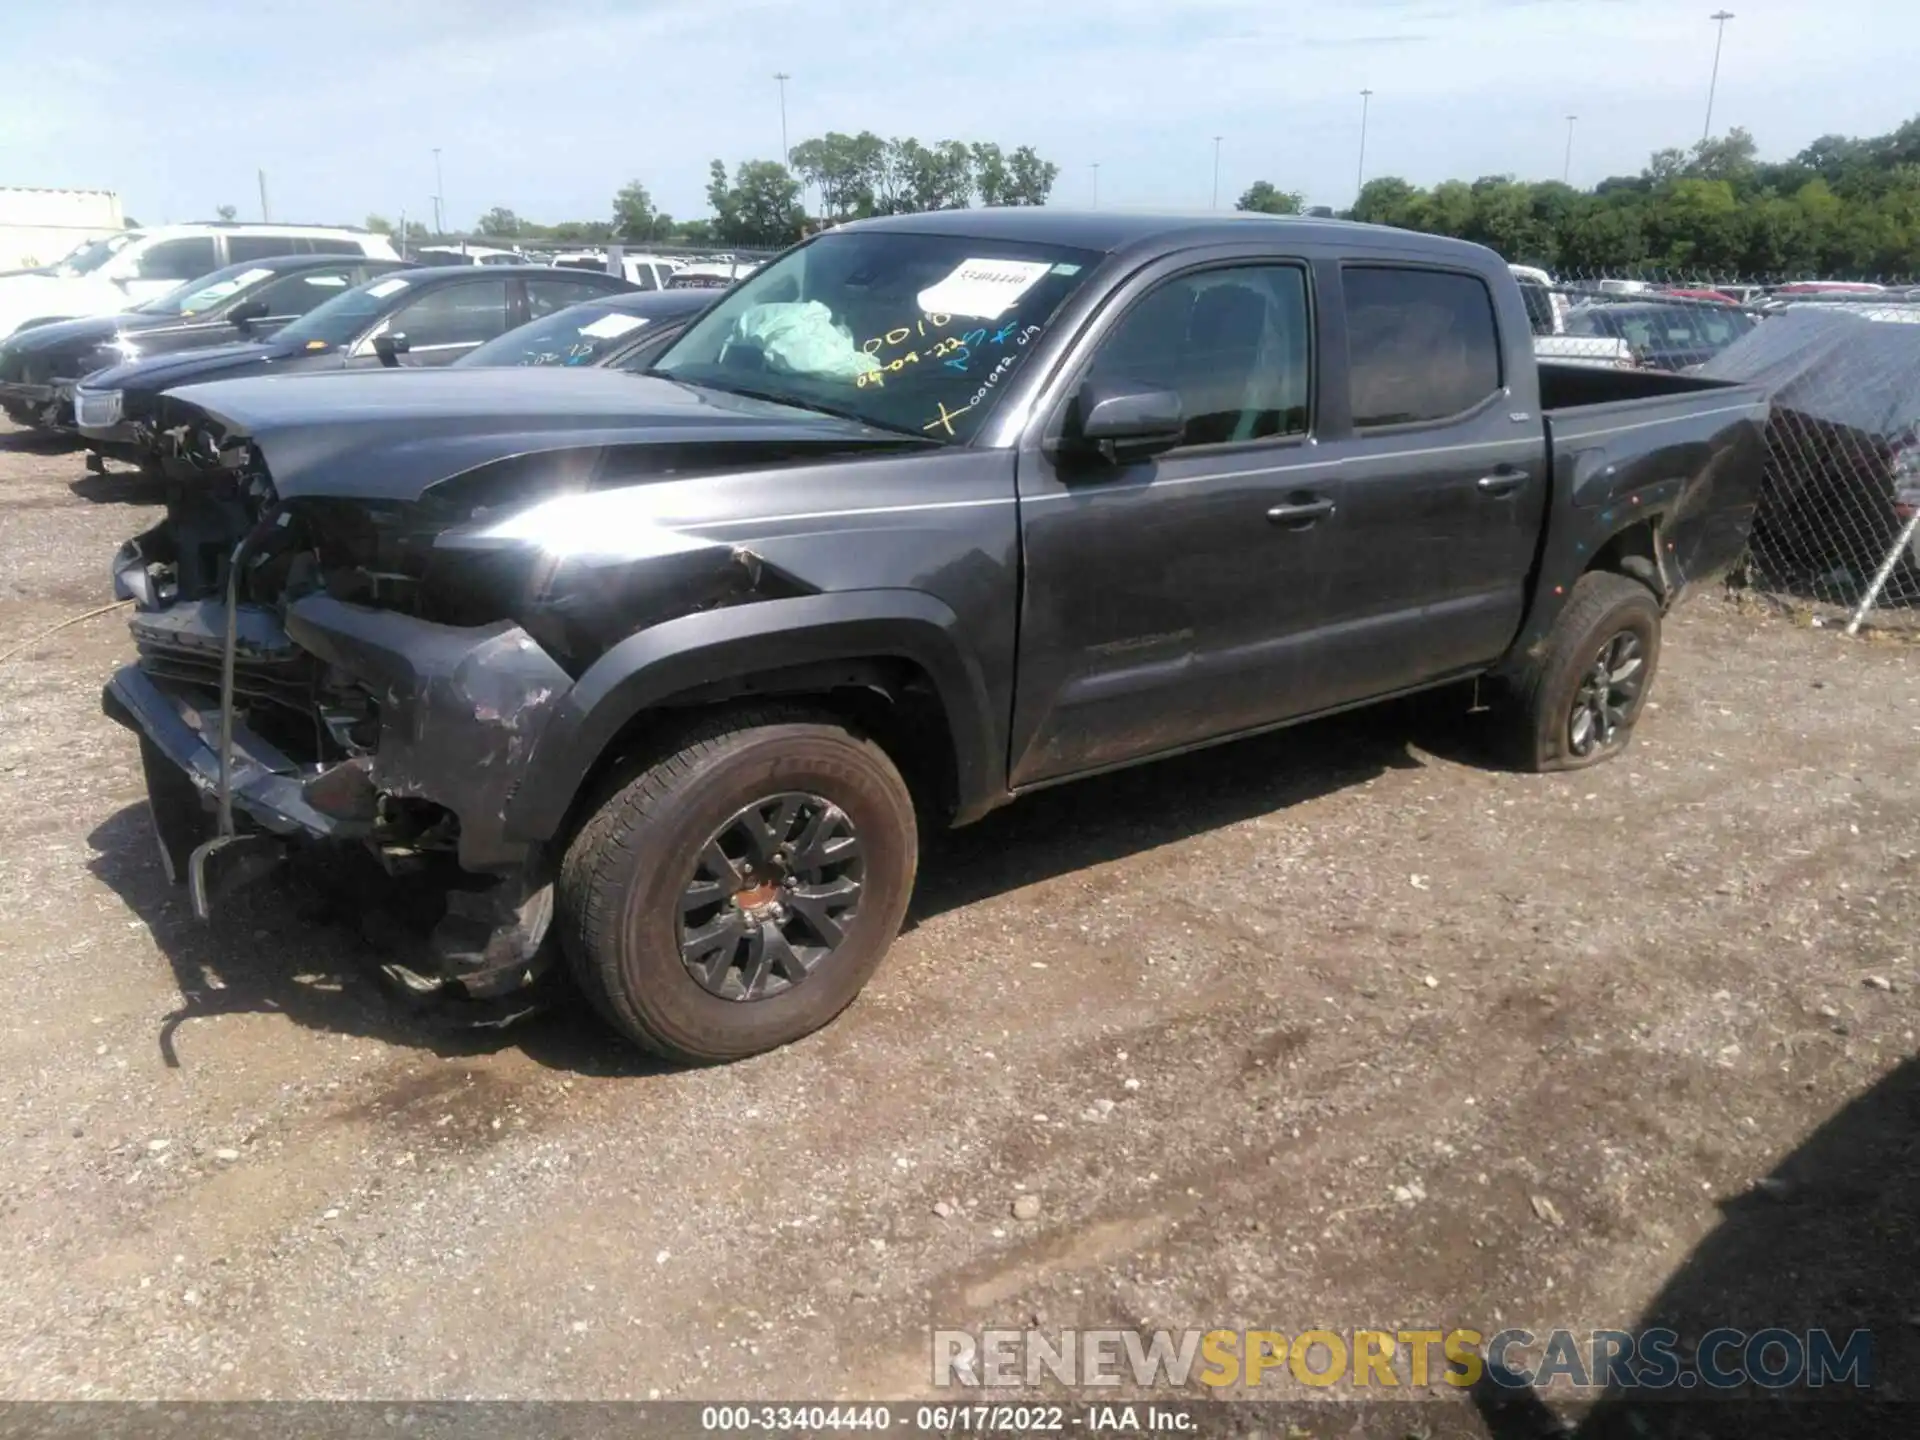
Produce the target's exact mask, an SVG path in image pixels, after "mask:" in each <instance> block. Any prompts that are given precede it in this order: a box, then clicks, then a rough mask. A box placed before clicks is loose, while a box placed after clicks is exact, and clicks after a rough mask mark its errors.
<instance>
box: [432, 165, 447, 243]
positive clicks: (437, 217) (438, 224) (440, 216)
mask: <svg viewBox="0 0 1920 1440" xmlns="http://www.w3.org/2000/svg"><path fill="white" fill-rule="evenodd" d="M446 196H447V182H446V181H445V180H443V179H441V178H440V147H439V146H438V145H436V146H434V147H433V233H434V234H436V235H444V234H446V233H447V224H446V216H445V214H444V213H443V208H442V207H444V206H445V204H446Z"/></svg>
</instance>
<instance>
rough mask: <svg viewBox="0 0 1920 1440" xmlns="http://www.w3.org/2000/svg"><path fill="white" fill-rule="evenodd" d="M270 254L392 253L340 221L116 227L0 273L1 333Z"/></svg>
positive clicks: (157, 291)
mask: <svg viewBox="0 0 1920 1440" xmlns="http://www.w3.org/2000/svg"><path fill="white" fill-rule="evenodd" d="M273 255H352V256H357V257H360V258H363V259H368V260H395V259H398V258H399V257H398V256H397V255H395V254H394V251H393V246H392V244H391V243H390V242H389V241H388V239H387V237H386V236H384V235H375V234H373V233H372V232H370V231H366V230H355V229H349V228H345V227H341V226H331V225H243V224H238V223H228V222H225V221H220V222H217V223H213V224H204V225H162V226H157V227H155V228H152V229H145V230H123V231H121V232H120V233H119V234H118V235H109V236H108V237H107V238H106V239H104V240H96V241H94V242H93V243H92V244H90V245H86V246H83V247H82V248H81V249H79V250H76V251H75V252H74V253H73V254H71V255H69V256H67V257H66V259H64V260H62V261H60V263H59V264H57V265H51V266H48V267H47V268H45V269H42V270H27V271H22V272H19V273H17V274H12V275H0V340H3V339H5V338H6V337H7V336H8V335H10V334H12V333H13V331H15V330H16V329H18V328H19V327H20V326H21V325H23V324H25V323H27V322H29V321H35V320H39V321H45V320H70V319H73V318H75V317H76V316H82V315H107V314H111V313H112V312H114V311H116V310H126V309H129V308H131V307H132V306H134V305H138V304H139V303H140V302H142V301H143V300H154V299H158V298H159V297H160V296H162V295H165V294H166V293H167V292H169V291H171V290H173V289H176V288H177V287H179V286H180V285H182V284H184V283H186V282H187V281H189V280H198V279H199V278H200V277H201V276H202V275H211V274H212V273H213V272H214V271H216V270H219V269H221V268H223V267H225V266H228V265H234V264H238V263H239V262H241V261H243V260H264V259H266V258H268V257H269V256H273Z"/></svg>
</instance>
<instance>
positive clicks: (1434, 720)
mask: <svg viewBox="0 0 1920 1440" xmlns="http://www.w3.org/2000/svg"><path fill="white" fill-rule="evenodd" d="M1470 702H1471V690H1470V689H1462V688H1460V687H1449V688H1447V689H1445V690H1436V691H1434V692H1432V693H1430V694H1427V695H1421V696H1415V697H1412V698H1410V699H1407V700H1402V701H1397V702H1394V703H1392V704H1386V705H1376V706H1370V707H1367V708H1365V709H1360V710H1353V711H1349V712H1348V713H1346V714H1344V715H1336V716H1333V717H1331V718H1329V719H1326V720H1317V721H1314V722H1313V723H1311V724H1308V725H1301V726H1298V727H1296V728H1292V729H1287V730H1278V731H1274V732H1273V733H1271V734H1267V735H1261V736H1256V737H1255V738H1253V739H1250V740H1240V741H1235V742H1234V743H1232V744H1227V745H1218V746H1214V747H1212V748H1210V749H1206V750H1198V751H1195V752H1193V753H1192V754H1189V755H1182V756H1177V757H1175V758H1173V759H1170V760H1162V761H1158V762H1155V763H1153V764H1148V765H1142V766H1139V767H1138V768H1135V769H1131V770H1122V771H1117V772H1116V773H1114V774H1112V775H1105V776H1101V777H1099V778H1097V779H1092V780H1081V781H1076V782H1074V783H1073V784H1070V785H1062V786H1058V787H1056V788H1054V789H1050V790H1042V791H1038V792H1036V793H1035V794H1032V795H1029V796H1025V797H1023V798H1022V799H1021V800H1019V801H1017V802H1016V803H1014V804H1012V805H1010V806H1008V807H1007V808H1006V809H1004V810H998V811H995V812H994V813H993V814H991V815H989V816H987V818H986V819H984V820H982V821H980V822H979V823H978V824H975V825H969V826H968V827H966V828H965V829H963V830H954V831H948V832H945V833H937V834H932V835H923V836H922V839H921V843H922V847H923V852H924V853H923V854H922V857H921V863H920V880H919V884H918V886H917V887H916V889H915V891H914V898H913V904H912V906H911V908H910V909H909V911H908V920H909V923H910V924H911V923H913V922H916V921H920V920H926V919H930V918H932V917H933V916H935V915H939V914H941V913H943V912H944V911H947V910H953V909H958V908H959V907H961V906H963V905H970V904H973V903H974V902H975V901H978V900H983V899H986V898H987V897H989V896H992V895H998V894H1002V893H1004V892H1006V891H1010V890H1017V889H1019V888H1021V887H1022V886H1026V885H1032V884H1036V883H1038V882H1040V881H1043V880H1050V879H1053V878H1054V877H1056V876H1059V875H1064V874H1068V873H1070V872H1072V871H1075V870H1083V869H1086V868H1087V867H1089V866H1094V865H1102V864H1106V863H1108V862H1110V861H1114V860H1121V859H1125V858H1126V857H1127V856H1129V855H1134V854H1138V853H1139V852H1141V851H1145V850H1152V849H1156V848H1158V847H1160V846H1162V845H1172V844H1176V843H1178V842H1179V841H1182V840H1185V839H1187V838H1189V837H1190V836H1193V835H1198V834H1202V833H1204V832H1206V831H1209V830H1218V829H1222V828H1224V827H1225V826H1228V825H1234V824H1237V823H1239V822H1240V821H1242V820H1247V819H1251V818H1252V817H1254V816H1256V815H1268V814H1272V813H1274V812H1275V811H1279V810H1285V809H1287V808H1289V807H1290V806H1294V805H1299V804H1302V803H1304V802H1306V801H1309V800H1314V799H1317V798H1319V797H1320V796H1323V795H1328V794H1332V793H1333V792H1335V791H1338V790H1344V789H1347V788H1349V787H1351V786H1354V785H1361V784H1364V783H1366V782H1367V781H1369V780H1372V779H1374V778H1376V777H1377V776H1380V775H1383V774H1385V773H1386V772H1388V771H1390V770H1414V769H1419V768H1420V767H1421V766H1422V765H1423V764H1425V763H1426V762H1425V761H1424V760H1422V759H1421V758H1420V755H1419V752H1425V753H1426V754H1429V755H1434V756H1438V757H1441V758H1444V759H1448V760H1458V761H1459V762H1460V763H1462V764H1467V765H1477V766H1487V765H1491V764H1495V763H1497V762H1496V760H1495V759H1494V758H1493V756H1494V748H1495V747H1493V746H1492V745H1491V744H1490V743H1489V740H1490V736H1489V734H1488V730H1489V727H1488V726H1486V725H1484V724H1482V723H1481V721H1483V720H1484V719H1486V718H1488V717H1486V716H1482V715H1474V714H1469V713H1468V706H1469V704H1470Z"/></svg>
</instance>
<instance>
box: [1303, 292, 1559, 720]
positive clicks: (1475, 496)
mask: <svg viewBox="0 0 1920 1440" xmlns="http://www.w3.org/2000/svg"><path fill="white" fill-rule="evenodd" d="M1325 269H1326V270H1327V271H1330V272H1334V273H1332V274H1330V275H1329V276H1328V279H1329V280H1330V281H1331V282H1332V283H1334V284H1337V285H1338V287H1339V290H1340V294H1341V298H1342V302H1343V304H1342V309H1343V312H1344V321H1345V324H1344V329H1345V347H1346V354H1347V365H1346V374H1347V384H1346V387H1345V388H1346V394H1345V396H1344V400H1345V405H1344V407H1343V408H1344V409H1345V410H1346V412H1347V413H1346V417H1345V419H1346V425H1345V426H1344V427H1343V428H1344V429H1345V431H1346V433H1345V434H1344V435H1343V436H1340V437H1338V438H1337V439H1335V438H1333V437H1329V440H1330V443H1329V444H1328V446H1327V447H1326V448H1327V450H1328V451H1329V453H1331V454H1335V455H1337V456H1338V457H1339V459H1340V461H1341V464H1340V474H1341V477H1342V481H1343V486H1342V489H1343V494H1342V496H1341V517H1340V518H1341V524H1340V556H1339V560H1338V563H1337V568H1336V573H1335V575H1334V578H1333V583H1332V584H1331V586H1330V587H1329V590H1328V592H1327V595H1326V599H1325V612H1324V626H1323V629H1322V631H1321V633H1320V635H1319V637H1318V643H1317V644H1316V645H1315V647H1314V663H1313V666H1312V669H1311V672H1310V673H1309V675H1308V677H1307V680H1306V685H1307V692H1306V693H1305V694H1303V696H1302V699H1303V700H1305V701H1307V702H1308V703H1307V705H1306V706H1305V707H1304V708H1307V709H1312V710H1323V709H1328V708H1331V707H1334V706H1338V705H1345V704H1349V703H1352V702H1354V701H1357V700H1364V699H1369V698H1372V697H1375V696H1380V695H1386V694H1390V693H1393V692H1395V691H1399V690H1406V689H1411V688H1414V687H1416V686H1420V685H1424V684H1427V683H1430V682H1432V681H1435V680H1439V679H1443V678H1445V677H1446V676H1448V675H1451V674H1456V673H1461V672H1464V671H1467V670H1470V669H1473V668H1475V667H1478V666H1482V665H1485V664H1487V663H1489V662H1491V661H1492V660H1494V659H1495V658H1497V657H1498V656H1499V655H1501V654H1502V653H1503V652H1504V651H1505V650H1506V648H1507V646H1508V644H1509V643H1510V642H1511V641H1512V639H1513V636H1514V635H1515V633H1517V631H1518V630H1519V626H1520V620H1521V615H1522V613H1523V611H1524V609H1525V604H1526V582H1527V576H1528V573H1529V571H1530V570H1531V568H1532V564H1533V555H1534V549H1535V545H1536V542H1537V540H1538V538H1539V534H1540V526H1541V524H1542V521H1543V518H1544V513H1545V506H1546V498H1547V489H1548V477H1547V475H1546V473H1545V471H1546V445H1545V442H1544V439H1543V434H1544V432H1543V428H1542V425H1541V421H1540V417H1539V416H1538V415H1534V414H1516V413H1514V411H1513V407H1512V405H1511V403H1510V402H1509V399H1508V392H1507V381H1508V377H1507V376H1506V375H1505V374H1504V372H1503V367H1504V365H1505V364H1506V363H1507V361H1506V351H1505V349H1504V347H1503V346H1502V343H1501V335H1500V330H1499V324H1498V321H1497V318H1496V311H1495V307H1494V297H1493V293H1492V291H1491V290H1490V289H1489V287H1488V285H1487V282H1486V281H1485V279H1483V278H1482V277H1481V276H1479V275H1477V274H1474V273H1472V272H1471V271H1467V270H1450V269H1446V268H1440V267H1434V266H1427V265H1412V264H1398V263H1389V262H1385V261H1377V262H1352V261H1349V262H1345V263H1330V264H1328V265H1327V266H1326V267H1325Z"/></svg>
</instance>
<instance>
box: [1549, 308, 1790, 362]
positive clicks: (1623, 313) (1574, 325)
mask: <svg viewBox="0 0 1920 1440" xmlns="http://www.w3.org/2000/svg"><path fill="white" fill-rule="evenodd" d="M1756 323H1757V322H1756V321H1755V320H1754V318H1753V316H1751V315H1749V314H1748V313H1747V312H1746V311H1744V310H1742V309H1740V308H1738V307H1737V306H1734V305H1721V304H1716V303H1715V302H1713V301H1711V300H1703V301H1689V300H1664V301H1662V300H1628V301H1619V302H1603V303H1600V304H1594V305H1584V306H1581V307H1580V308H1578V309H1576V310H1575V311H1573V313H1572V314H1570V315H1568V316H1567V334H1569V335H1588V336H1599V337H1603V338H1605V339H1609V340H1624V341H1626V342H1627V347H1628V348H1629V349H1630V350H1631V351H1632V352H1633V358H1634V361H1635V363H1636V364H1640V365H1645V366H1647V367H1648V368H1649V369H1653V370H1686V369H1690V368H1691V367H1693V366H1695V365H1704V364H1706V363H1707V361H1709V360H1711V359H1712V358H1713V357H1714V356H1716V355H1718V354H1719V353H1720V352H1721V351H1722V350H1724V349H1726V348H1727V347H1728V346H1729V345H1731V344H1733V342H1734V341H1736V340H1738V339H1739V338H1740V337H1741V336H1742V335H1745V334H1746V333H1747V332H1748V331H1749V330H1751V329H1753V327H1754V325H1755V324H1756Z"/></svg>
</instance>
